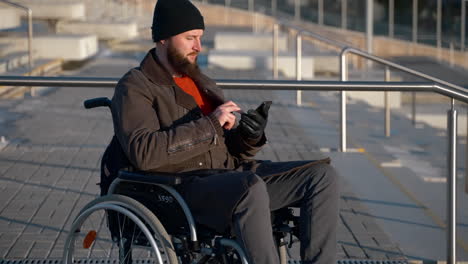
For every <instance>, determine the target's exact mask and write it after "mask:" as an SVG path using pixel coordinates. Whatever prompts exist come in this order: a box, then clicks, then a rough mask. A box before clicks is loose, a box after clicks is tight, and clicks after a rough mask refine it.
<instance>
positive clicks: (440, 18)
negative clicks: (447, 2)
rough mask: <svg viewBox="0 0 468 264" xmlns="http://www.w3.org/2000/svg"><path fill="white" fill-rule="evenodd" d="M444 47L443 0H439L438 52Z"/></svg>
mask: <svg viewBox="0 0 468 264" xmlns="http://www.w3.org/2000/svg"><path fill="white" fill-rule="evenodd" d="M441 47H442V0H437V53H439V55H440V48H441Z"/></svg>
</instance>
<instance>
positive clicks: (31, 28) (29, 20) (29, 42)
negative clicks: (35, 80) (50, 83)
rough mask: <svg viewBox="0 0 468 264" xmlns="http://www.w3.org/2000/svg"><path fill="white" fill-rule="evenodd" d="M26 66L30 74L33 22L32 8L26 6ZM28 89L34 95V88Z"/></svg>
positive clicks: (32, 62)
mask: <svg viewBox="0 0 468 264" xmlns="http://www.w3.org/2000/svg"><path fill="white" fill-rule="evenodd" d="M27 12H28V50H29V51H28V61H29V63H28V66H29V75H32V69H33V67H34V61H33V48H32V39H33V22H32V10H31V9H30V8H28V11H27ZM29 91H30V93H31V96H36V88H35V87H30V88H29Z"/></svg>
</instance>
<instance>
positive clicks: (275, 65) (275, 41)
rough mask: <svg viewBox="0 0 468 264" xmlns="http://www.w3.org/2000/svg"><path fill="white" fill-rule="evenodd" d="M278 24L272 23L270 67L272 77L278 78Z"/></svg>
mask: <svg viewBox="0 0 468 264" xmlns="http://www.w3.org/2000/svg"><path fill="white" fill-rule="evenodd" d="M278 31H279V25H278V24H274V25H273V56H272V60H273V61H272V64H273V65H272V66H273V67H272V68H273V79H275V80H276V79H278V34H279V32H278Z"/></svg>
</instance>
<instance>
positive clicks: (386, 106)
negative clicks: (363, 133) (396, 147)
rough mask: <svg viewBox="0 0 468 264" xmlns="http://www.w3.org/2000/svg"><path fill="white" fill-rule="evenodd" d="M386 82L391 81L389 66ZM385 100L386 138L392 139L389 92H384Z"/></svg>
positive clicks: (386, 69)
mask: <svg viewBox="0 0 468 264" xmlns="http://www.w3.org/2000/svg"><path fill="white" fill-rule="evenodd" d="M385 81H386V82H389V81H390V68H389V67H388V66H386V67H385ZM384 97H385V98H384V100H385V136H386V137H390V130H391V128H390V101H389V100H390V99H389V96H388V91H385V92H384Z"/></svg>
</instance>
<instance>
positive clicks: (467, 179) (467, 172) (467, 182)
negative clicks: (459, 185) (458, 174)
mask: <svg viewBox="0 0 468 264" xmlns="http://www.w3.org/2000/svg"><path fill="white" fill-rule="evenodd" d="M465 109H466V113H467V115H466V135H465V137H466V142H467V143H466V144H465V193H468V104H465Z"/></svg>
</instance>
